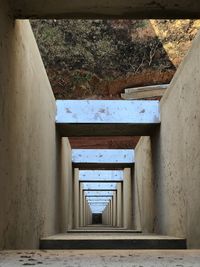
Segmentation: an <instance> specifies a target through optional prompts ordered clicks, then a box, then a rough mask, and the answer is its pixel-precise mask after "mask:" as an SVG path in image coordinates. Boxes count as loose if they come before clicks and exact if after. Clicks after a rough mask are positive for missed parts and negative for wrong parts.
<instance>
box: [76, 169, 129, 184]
mask: <svg viewBox="0 0 200 267" xmlns="http://www.w3.org/2000/svg"><path fill="white" fill-rule="evenodd" d="M123 175H124V172H123V171H122V170H118V171H116V170H80V171H79V181H104V182H106V181H122V180H123Z"/></svg>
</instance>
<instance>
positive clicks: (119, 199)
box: [117, 183, 123, 227]
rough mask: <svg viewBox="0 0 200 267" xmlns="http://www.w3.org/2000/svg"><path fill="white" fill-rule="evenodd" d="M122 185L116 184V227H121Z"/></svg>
mask: <svg viewBox="0 0 200 267" xmlns="http://www.w3.org/2000/svg"><path fill="white" fill-rule="evenodd" d="M122 201H123V198H122V183H118V184H117V227H122V221H123V220H122V219H123V218H122V216H123V213H122Z"/></svg>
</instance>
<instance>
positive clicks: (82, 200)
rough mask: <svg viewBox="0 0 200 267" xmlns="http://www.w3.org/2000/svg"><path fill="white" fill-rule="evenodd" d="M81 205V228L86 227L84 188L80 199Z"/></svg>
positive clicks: (81, 190)
mask: <svg viewBox="0 0 200 267" xmlns="http://www.w3.org/2000/svg"><path fill="white" fill-rule="evenodd" d="M79 205H80V218H79V219H80V226H81V227H82V226H83V225H84V191H83V188H82V187H81V186H80V198H79Z"/></svg>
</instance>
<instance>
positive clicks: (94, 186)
mask: <svg viewBox="0 0 200 267" xmlns="http://www.w3.org/2000/svg"><path fill="white" fill-rule="evenodd" d="M116 186H117V185H116V183H103V182H101V183H82V189H107V190H110V189H116Z"/></svg>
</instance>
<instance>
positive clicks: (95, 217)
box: [92, 213, 102, 224]
mask: <svg viewBox="0 0 200 267" xmlns="http://www.w3.org/2000/svg"><path fill="white" fill-rule="evenodd" d="M92 224H102V214H101V213H93V214H92Z"/></svg>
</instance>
